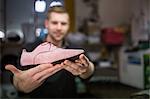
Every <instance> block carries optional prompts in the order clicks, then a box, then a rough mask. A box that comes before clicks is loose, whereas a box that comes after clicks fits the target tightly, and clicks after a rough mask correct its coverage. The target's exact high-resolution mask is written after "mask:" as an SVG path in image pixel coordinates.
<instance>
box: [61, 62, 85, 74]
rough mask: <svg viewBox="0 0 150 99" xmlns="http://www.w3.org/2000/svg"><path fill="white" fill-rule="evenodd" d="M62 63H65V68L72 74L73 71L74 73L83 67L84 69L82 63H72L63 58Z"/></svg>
mask: <svg viewBox="0 0 150 99" xmlns="http://www.w3.org/2000/svg"><path fill="white" fill-rule="evenodd" d="M64 64H66V65H67V67H66V70H68V71H70V72H71V73H73V74H74V73H75V74H76V73H77V74H79V73H80V72H81V71H83V69H85V68H83V66H82V64H80V63H73V62H71V61H68V60H65V61H64Z"/></svg>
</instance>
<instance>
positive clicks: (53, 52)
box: [20, 42, 84, 66]
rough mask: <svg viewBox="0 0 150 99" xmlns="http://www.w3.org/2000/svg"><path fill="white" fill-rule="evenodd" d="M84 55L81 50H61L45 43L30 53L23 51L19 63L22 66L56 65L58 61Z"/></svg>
mask: <svg viewBox="0 0 150 99" xmlns="http://www.w3.org/2000/svg"><path fill="white" fill-rule="evenodd" d="M82 53H84V50H81V49H63V48H58V47H56V46H54V45H53V44H52V43H49V42H45V43H42V44H40V45H39V46H37V47H36V48H35V49H34V50H33V51H32V52H27V51H26V50H25V49H23V51H22V54H21V59H20V63H21V65H22V66H26V65H36V64H43V63H57V62H58V61H60V60H64V59H69V58H72V57H75V56H78V55H80V54H82Z"/></svg>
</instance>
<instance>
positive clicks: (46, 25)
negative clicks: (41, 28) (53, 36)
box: [44, 19, 48, 28]
mask: <svg viewBox="0 0 150 99" xmlns="http://www.w3.org/2000/svg"><path fill="white" fill-rule="evenodd" d="M44 25H45V28H48V20H47V19H46V20H45V21H44Z"/></svg>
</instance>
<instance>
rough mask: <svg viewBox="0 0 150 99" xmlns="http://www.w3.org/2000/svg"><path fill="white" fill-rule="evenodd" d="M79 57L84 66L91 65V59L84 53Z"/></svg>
mask: <svg viewBox="0 0 150 99" xmlns="http://www.w3.org/2000/svg"><path fill="white" fill-rule="evenodd" d="M79 58H80V60H81V62H82V64H84V66H86V67H87V66H88V65H89V59H88V58H87V57H86V56H85V55H84V54H81V55H80V56H79Z"/></svg>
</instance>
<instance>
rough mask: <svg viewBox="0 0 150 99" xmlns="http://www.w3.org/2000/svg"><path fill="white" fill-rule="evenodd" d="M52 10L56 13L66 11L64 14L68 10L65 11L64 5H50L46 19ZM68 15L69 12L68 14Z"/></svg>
mask: <svg viewBox="0 0 150 99" xmlns="http://www.w3.org/2000/svg"><path fill="white" fill-rule="evenodd" d="M52 12H56V13H66V14H68V12H67V11H66V9H65V8H64V7H62V6H54V7H50V8H49V9H48V11H47V15H46V18H47V19H49V17H50V14H51V13H52ZM68 16H69V14H68Z"/></svg>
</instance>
